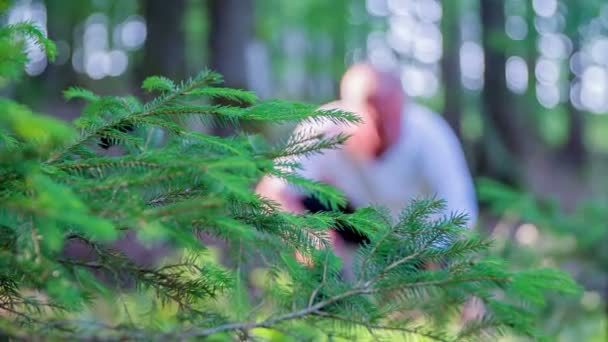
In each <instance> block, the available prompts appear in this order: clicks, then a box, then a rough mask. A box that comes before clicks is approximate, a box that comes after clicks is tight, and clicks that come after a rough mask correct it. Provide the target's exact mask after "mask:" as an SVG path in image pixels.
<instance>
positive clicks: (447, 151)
mask: <svg viewBox="0 0 608 342" xmlns="http://www.w3.org/2000/svg"><path fill="white" fill-rule="evenodd" d="M426 138H427V139H425V143H424V144H421V146H422V147H423V148H422V150H421V151H419V152H420V153H421V155H420V157H421V159H422V171H423V175H424V177H425V178H426V180H427V182H428V184H429V186H430V187H431V191H432V192H434V193H435V195H436V196H437V198H439V199H443V200H445V201H446V206H447V213H448V214H449V213H466V214H467V216H468V226H469V227H474V226H475V224H476V222H477V214H478V208H477V199H476V196H475V189H474V186H473V180H472V178H471V174H470V172H469V168H468V166H467V163H466V160H465V157H464V153H463V151H462V148H461V145H460V142H459V141H458V138H457V137H456V135H455V134H454V132H453V131H452V130H451V129H450V127H449V126H448V125H447V123H445V122H443V121H442V120H441V119H438V120H437V122H436V127H434V129H433V134H430V136H428V137H426Z"/></svg>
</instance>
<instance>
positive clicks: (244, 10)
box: [207, 0, 254, 89]
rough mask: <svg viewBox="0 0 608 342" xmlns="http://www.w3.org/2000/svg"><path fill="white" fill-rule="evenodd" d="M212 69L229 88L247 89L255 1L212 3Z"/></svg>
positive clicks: (210, 13) (220, 1) (228, 0)
mask: <svg viewBox="0 0 608 342" xmlns="http://www.w3.org/2000/svg"><path fill="white" fill-rule="evenodd" d="M207 4H208V6H209V10H208V13H209V16H210V21H211V22H210V27H209V53H210V63H209V64H210V67H211V69H213V70H214V71H216V72H218V73H220V74H222V75H223V76H224V81H225V84H226V86H228V87H233V88H241V89H244V88H246V87H247V63H246V51H247V50H246V49H247V46H248V44H249V43H250V41H251V38H252V35H253V29H254V17H253V15H254V12H253V10H254V7H253V0H209V1H208V2H207Z"/></svg>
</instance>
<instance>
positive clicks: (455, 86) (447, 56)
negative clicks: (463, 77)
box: [441, 0, 462, 138]
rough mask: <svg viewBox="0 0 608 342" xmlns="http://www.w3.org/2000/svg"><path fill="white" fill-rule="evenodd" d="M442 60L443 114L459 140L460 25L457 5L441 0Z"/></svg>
mask: <svg viewBox="0 0 608 342" xmlns="http://www.w3.org/2000/svg"><path fill="white" fill-rule="evenodd" d="M442 5H443V13H444V14H443V21H442V31H443V59H442V61H441V74H442V77H443V85H444V87H445V90H444V91H445V95H444V96H445V103H444V109H443V114H444V116H445V119H446V120H447V121H448V123H449V124H450V126H452V129H453V130H454V132H455V133H456V135H457V136H458V138H461V132H460V129H461V126H460V122H461V116H462V113H461V111H462V96H461V87H460V53H459V52H460V25H459V24H458V23H459V19H460V18H459V16H460V11H459V3H458V2H456V1H453V0H443V1H442Z"/></svg>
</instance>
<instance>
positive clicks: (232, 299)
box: [0, 24, 577, 341]
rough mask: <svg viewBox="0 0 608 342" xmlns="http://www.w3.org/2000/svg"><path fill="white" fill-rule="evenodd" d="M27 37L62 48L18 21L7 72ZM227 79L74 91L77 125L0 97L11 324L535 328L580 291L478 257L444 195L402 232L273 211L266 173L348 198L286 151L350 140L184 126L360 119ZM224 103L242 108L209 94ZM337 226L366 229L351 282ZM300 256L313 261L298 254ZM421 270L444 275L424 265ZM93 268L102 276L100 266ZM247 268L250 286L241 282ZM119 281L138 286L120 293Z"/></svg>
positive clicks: (251, 331) (3, 264)
mask: <svg viewBox="0 0 608 342" xmlns="http://www.w3.org/2000/svg"><path fill="white" fill-rule="evenodd" d="M25 37H34V38H35V39H36V41H37V42H39V44H41V45H42V46H43V47H44V48H45V51H47V53H48V54H49V55H51V56H52V54H53V51H54V48H53V44H52V42H50V41H49V40H48V39H46V38H45V37H44V35H42V34H41V33H40V32H39V31H38V30H37V29H36V28H35V27H34V26H32V25H29V24H19V25H14V26H6V27H4V28H2V29H1V30H0V53H1V55H2V56H9V57H10V58H8V57H3V58H2V60H0V72H2V74H1V75H0V76H1V77H2V78H4V79H15V78H16V77H17V76H18V74H17V73H16V72H15V70H20V68H22V67H23V64H24V63H25V58H24V57H23V54H22V49H23V44H22V42H23V39H24V38H25ZM220 85H221V77H220V76H219V75H217V74H215V73H213V72H209V71H204V72H202V73H201V74H199V75H198V76H196V77H194V78H192V79H189V80H187V81H184V82H181V83H174V82H173V81H172V80H169V79H167V78H164V77H160V76H154V77H150V78H148V79H147V80H146V81H145V82H144V83H143V88H144V89H145V90H147V91H150V92H152V93H154V94H156V97H155V98H154V99H153V100H152V101H150V102H147V103H142V102H140V100H138V99H137V98H134V97H116V96H106V97H100V96H98V95H96V94H94V93H93V92H91V91H88V90H85V89H81V88H71V89H68V90H67V91H66V92H65V96H66V98H68V99H71V100H74V99H79V100H82V101H84V102H86V106H85V107H84V109H83V114H82V116H81V117H80V118H78V119H77V120H76V121H75V122H73V123H72V124H66V123H63V122H59V121H56V120H53V119H51V118H49V117H46V116H42V115H38V114H35V113H32V112H31V111H30V110H29V109H28V108H27V107H25V106H23V105H20V104H18V103H15V102H14V101H12V100H10V99H2V100H0V108H1V111H2V113H3V114H2V115H1V116H0V164H1V165H0V241H1V243H0V334H2V335H5V336H9V337H13V338H16V339H28V338H32V337H34V338H36V337H38V338H52V339H58V340H59V339H103V340H125V339H142V340H167V339H169V340H181V339H197V338H205V337H213V338H215V339H227V340H233V339H234V338H240V339H249V338H252V339H254V338H271V339H272V338H279V339H296V340H299V339H305V340H316V339H319V338H322V337H323V336H325V337H329V338H334V337H339V336H344V337H351V338H352V337H355V338H357V337H361V338H362V337H363V336H364V335H367V336H370V334H371V336H374V337H383V336H384V337H390V336H398V337H399V336H422V337H423V338H424V339H429V340H440V341H450V340H468V339H476V338H480V337H481V338H483V337H485V336H494V335H495V334H505V333H517V334H525V335H529V336H534V337H539V336H542V334H541V332H539V331H538V330H537V329H536V327H535V322H534V317H532V316H531V312H533V311H531V309H532V308H534V307H537V306H542V304H543V300H542V299H543V297H544V295H545V292H546V291H548V290H555V291H559V292H563V293H573V292H576V290H577V287H576V285H575V284H574V283H573V282H572V280H571V279H570V278H568V277H567V276H566V275H564V274H562V273H560V272H557V271H553V270H550V269H544V270H531V271H518V272H513V271H510V270H509V268H508V267H507V265H505V264H504V263H503V262H502V261H500V260H496V259H493V258H491V257H487V256H484V255H485V254H486V253H485V252H486V250H487V247H488V245H489V243H488V242H487V241H483V240H481V239H479V238H478V237H476V236H474V235H472V234H470V233H467V232H466V229H464V226H465V220H464V217H463V216H461V215H451V216H449V215H448V216H445V217H444V218H441V219H432V217H435V216H436V214H437V213H440V212H442V210H443V205H442V202H441V201H435V200H420V201H416V202H413V203H412V204H411V205H410V206H409V207H408V208H406V209H405V210H404V211H403V214H402V215H401V218H400V220H399V222H397V223H396V224H393V223H391V221H390V220H389V218H388V215H387V214H386V212H385V210H383V209H382V208H365V209H359V210H356V211H355V212H354V213H350V214H345V213H338V212H319V213H305V214H301V215H296V214H290V213H287V212H283V211H281V210H279V209H278V208H277V206H276V204H275V203H273V202H271V201H268V200H266V199H264V198H262V197H260V196H258V195H257V194H256V193H255V192H254V191H253V190H252V188H253V185H254V184H255V183H256V182H257V181H259V179H261V178H262V177H263V176H264V175H266V174H273V175H275V176H278V177H281V178H283V179H285V180H286V181H289V182H292V183H295V184H296V185H297V186H299V187H300V188H302V189H303V190H305V191H307V192H308V193H310V194H311V195H312V196H314V197H316V198H317V199H318V200H319V201H320V202H322V203H325V204H327V206H329V207H334V208H335V207H338V206H343V205H344V204H345V201H344V198H343V196H342V195H341V194H340V193H339V192H338V191H336V190H335V189H333V188H331V187H329V186H327V185H324V184H321V183H317V182H312V181H310V180H306V179H304V178H301V177H299V176H297V174H296V172H295V171H296V170H297V169H298V167H299V165H298V163H297V162H294V161H293V159H290V158H289V157H293V156H299V155H306V154H309V153H318V152H319V151H320V150H322V149H329V148H338V147H339V146H340V145H341V144H342V143H343V142H344V141H345V139H346V138H347V137H346V136H343V135H338V136H333V137H331V136H323V135H317V136H308V135H295V136H293V137H291V138H290V139H289V140H288V141H286V142H285V143H283V144H280V145H279V146H270V145H268V144H265V143H264V142H263V141H262V140H261V139H259V137H255V136H252V135H248V134H246V133H242V132H241V133H238V134H236V135H235V136H232V137H227V138H220V137H214V136H210V135H205V134H201V133H197V132H193V131H191V130H189V129H188V128H187V126H186V125H185V122H186V121H188V120H191V119H192V118H196V119H199V120H201V121H202V122H203V123H205V124H219V125H238V123H239V122H240V121H241V120H250V121H256V122H262V123H269V124H277V123H284V122H294V123H297V122H302V121H306V120H315V121H323V120H331V121H334V122H338V123H340V124H355V123H357V121H358V118H357V117H356V116H354V115H352V114H350V113H345V112H340V111H323V110H315V108H314V107H313V106H309V105H305V104H298V103H286V102H281V101H268V102H260V101H259V100H258V99H257V98H256V96H255V95H254V94H252V93H250V92H247V91H242V90H235V89H229V88H223V87H221V86H220ZM213 98H227V99H230V100H231V101H232V102H235V101H237V102H241V103H242V106H239V107H235V106H234V107H233V106H217V105H209V104H204V103H206V102H204V101H201V100H204V99H213ZM201 103H203V104H201ZM125 127H131V128H132V131H130V132H129V131H127V130H125V129H124V128H125ZM156 130H162V131H163V132H164V133H165V134H166V139H165V141H163V142H162V143H153V141H152V140H153V139H152V133H151V132H153V131H156ZM102 139H105V140H104V141H105V142H107V143H108V144H112V145H118V146H121V147H122V154H121V155H119V156H114V157H108V156H107V155H105V154H104V151H103V149H101V148H99V144H100V142H101V141H102ZM336 222H340V223H341V224H348V225H349V226H352V227H353V229H355V230H357V231H359V232H361V233H364V234H365V235H366V236H367V237H368V238H369V242H368V243H367V244H366V245H365V246H363V247H362V248H361V249H360V251H359V253H358V256H357V258H356V260H355V264H356V272H355V277H354V280H353V281H352V282H345V281H343V280H342V279H341V277H340V274H339V269H340V261H339V259H338V258H337V257H336V256H335V255H334V254H332V253H331V249H330V248H329V240H328V231H329V229H330V227H332V226H334V225H335V224H336ZM126 231H134V232H136V234H137V237H138V238H139V239H140V240H142V241H145V242H164V243H167V244H171V245H172V246H173V248H174V249H175V250H176V251H179V253H178V254H179V256H174V257H172V258H169V259H168V260H166V261H165V262H164V263H163V264H161V265H156V266H153V267H141V266H138V265H136V264H134V263H133V262H132V261H131V260H129V259H128V258H126V257H125V256H124V255H123V254H121V253H120V252H118V251H116V250H114V249H112V248H111V247H109V246H110V243H111V242H112V241H115V240H117V239H119V238H120V237H121V236H122V235H123V234H125V232H126ZM197 232H204V233H206V234H212V235H215V236H217V237H219V238H221V239H224V240H226V241H228V243H229V245H230V246H231V253H232V254H233V255H234V259H235V260H236V267H235V268H230V269H229V268H226V267H222V266H221V265H220V264H219V263H218V262H217V260H214V259H213V257H212V256H211V253H210V252H209V250H208V248H207V247H205V246H204V245H202V244H201V243H200V242H199V241H198V239H197V238H196V235H197V234H196V233H197ZM70 241H80V242H81V243H84V244H86V245H87V246H89V247H90V249H91V251H92V253H91V255H89V256H88V257H86V258H69V257H66V256H65V255H64V254H63V253H62V250H63V249H64V247H65V245H66V244H67V243H69V242H70ZM438 245H442V246H449V247H447V248H437V247H436V246H438ZM319 246H321V248H319ZM296 251H298V252H299V253H301V254H303V255H305V256H306V257H307V258H309V259H310V260H311V261H312V262H311V264H310V265H303V264H301V263H299V262H298V261H297V260H296V259H295V257H294V255H295V252H296ZM252 258H255V259H256V260H259V261H260V264H261V265H262V268H261V269H257V270H254V271H253V272H248V271H247V270H246V268H245V267H242V265H243V261H245V260H250V259H252ZM426 263H440V264H442V265H445V267H443V268H442V269H439V270H424V269H421V268H420V267H418V266H419V265H421V264H426ZM99 272H102V273H103V274H104V275H106V278H107V279H106V280H107V281H106V282H105V283H102V282H100V281H99V279H98V278H96V277H95V276H94V274H98V273H99ZM251 277H253V279H254V280H253V282H254V283H255V284H256V286H257V287H259V291H258V292H259V293H258V294H256V296H250V291H249V289H248V286H247V285H248V284H249V282H250V279H251ZM125 278H128V280H129V281H130V282H131V283H132V284H133V286H132V287H129V288H128V289H123V288H121V287H119V286H116V285H115V284H122V283H123V282H124V279H125ZM256 279H257V280H256ZM113 284H114V285H113ZM471 296H475V297H477V298H480V299H481V300H483V302H484V303H485V306H486V308H487V311H486V313H485V314H484V315H483V316H482V317H480V318H479V319H477V320H474V321H472V322H469V323H468V324H466V325H464V326H457V325H452V324H448V323H449V322H452V321H453V320H454V319H456V318H457V317H458V316H459V310H460V308H461V307H462V303H464V302H465V301H466V300H467V299H468V298H470V297H471Z"/></svg>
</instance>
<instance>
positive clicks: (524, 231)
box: [515, 223, 538, 246]
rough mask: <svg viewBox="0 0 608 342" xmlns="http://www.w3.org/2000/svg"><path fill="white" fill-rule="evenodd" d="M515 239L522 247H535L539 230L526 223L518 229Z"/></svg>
mask: <svg viewBox="0 0 608 342" xmlns="http://www.w3.org/2000/svg"><path fill="white" fill-rule="evenodd" d="M515 239H516V240H517V242H519V243H521V244H522V245H528V246H529V245H533V244H535V243H536V241H538V228H536V226H535V225H533V224H531V223H524V224H522V225H521V226H519V227H518V228H517V231H516V232H515Z"/></svg>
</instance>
